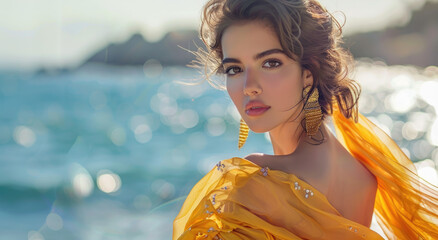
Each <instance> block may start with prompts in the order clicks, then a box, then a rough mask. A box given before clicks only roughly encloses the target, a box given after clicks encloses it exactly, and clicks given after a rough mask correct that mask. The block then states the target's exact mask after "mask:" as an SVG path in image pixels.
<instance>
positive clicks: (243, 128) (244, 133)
mask: <svg viewBox="0 0 438 240" xmlns="http://www.w3.org/2000/svg"><path fill="white" fill-rule="evenodd" d="M248 132H249V127H248V125H246V123H245V121H243V118H241V119H240V127H239V144H238V147H239V150H240V149H241V148H242V147H243V145H244V144H245V141H246V138H248Z"/></svg>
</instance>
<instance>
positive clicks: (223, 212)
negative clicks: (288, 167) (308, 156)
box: [173, 106, 438, 240]
mask: <svg viewBox="0 0 438 240" xmlns="http://www.w3.org/2000/svg"><path fill="white" fill-rule="evenodd" d="M332 119H333V122H334V125H335V129H336V132H337V138H338V140H339V141H340V142H341V143H342V144H343V145H344V147H345V148H346V149H347V150H348V151H349V152H350V153H351V154H352V155H353V156H354V157H355V158H356V159H358V160H360V161H361V162H362V163H363V164H364V165H365V166H366V167H367V168H368V169H369V170H370V171H371V172H372V173H373V174H374V175H375V176H376V177H377V181H378V191H377V195H376V202H375V207H374V213H375V214H376V216H377V222H378V224H379V225H380V227H381V228H382V230H383V231H384V233H385V235H386V236H387V238H388V239H438V226H437V224H438V215H437V210H438V196H437V193H438V189H437V188H436V187H435V186H433V185H431V184H430V183H427V182H425V181H423V182H422V181H420V178H419V176H418V175H417V174H416V169H415V166H414V165H413V163H412V162H411V161H410V160H409V158H407V157H406V155H405V154H404V153H403V152H402V151H401V149H400V148H399V147H398V146H397V144H396V143H394V141H392V140H391V138H390V137H389V136H387V135H386V134H385V133H384V132H383V131H382V130H381V129H379V128H378V127H376V126H375V125H374V124H373V123H371V122H370V121H369V120H368V119H367V118H365V117H364V116H362V115H360V114H359V116H358V122H357V123H355V122H354V121H353V120H352V119H346V118H345V117H344V116H343V115H342V114H341V113H340V112H339V110H338V109H337V106H334V110H333V115H332ZM306 195H307V196H306ZM177 239H178V240H182V239H224V240H235V239H236V240H237V239H248V240H249V239H379V240H381V239H383V238H382V237H381V236H380V235H378V234H377V233H375V232H374V231H372V230H371V229H369V228H367V227H365V226H363V225H361V224H358V223H356V222H353V221H350V220H348V219H346V218H344V217H342V216H341V214H340V213H339V212H338V211H337V210H336V209H335V208H334V207H333V206H332V205H331V204H330V203H329V201H328V200H327V199H326V197H325V196H324V195H323V194H322V193H320V192H319V191H318V190H317V189H315V188H313V187H312V186H311V185H309V184H307V183H306V182H305V181H303V180H301V179H299V178H297V177H296V176H295V175H293V174H288V173H285V172H282V171H278V170H269V169H265V168H261V167H260V166H258V165H256V164H254V163H252V162H250V161H248V160H246V159H243V158H231V159H226V160H223V161H221V162H219V163H218V165H217V166H216V167H214V168H213V169H212V170H211V171H210V172H208V173H207V174H206V175H205V176H204V177H203V178H202V179H201V180H200V181H199V182H198V183H197V184H196V185H195V186H194V187H193V189H192V190H191V191H190V193H189V195H188V196H187V198H186V200H185V202H184V204H183V206H182V208H181V210H180V212H179V214H178V215H177V217H176V218H175V220H174V222H173V240H177Z"/></svg>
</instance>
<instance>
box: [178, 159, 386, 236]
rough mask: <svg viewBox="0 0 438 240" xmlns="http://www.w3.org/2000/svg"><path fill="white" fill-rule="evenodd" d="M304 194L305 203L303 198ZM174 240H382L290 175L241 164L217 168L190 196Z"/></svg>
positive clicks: (229, 162) (225, 162)
mask: <svg viewBox="0 0 438 240" xmlns="http://www.w3.org/2000/svg"><path fill="white" fill-rule="evenodd" d="M306 194H307V197H306ZM173 239H174V240H176V239H178V240H182V239H223V240H234V239H240V240H243V239H245V240H249V239H252V240H254V239H284V240H286V239H378V240H381V239H383V238H382V237H381V236H380V235H378V234H377V233H376V232H374V231H372V230H370V229H369V228H367V227H365V226H363V225H361V224H359V223H356V222H353V221H350V220H348V219H346V218H344V217H342V216H341V214H340V213H339V212H338V211H337V210H336V209H335V208H334V207H333V206H332V205H331V204H330V203H329V201H328V200H327V198H326V197H325V196H324V195H323V194H322V193H320V192H319V191H318V190H317V189H315V188H313V187H312V186H311V185H309V184H308V183H306V182H305V181H303V180H301V179H299V178H298V177H296V176H295V175H293V174H288V173H285V172H282V171H279V170H266V169H264V168H261V167H260V166H258V165H256V164H254V163H252V162H250V161H249V160H246V159H243V158H238V157H235V158H231V159H226V160H223V161H221V162H219V165H218V166H216V167H215V168H213V169H212V170H211V171H210V172H208V173H207V174H206V175H205V176H204V177H203V178H202V179H201V180H200V181H199V182H198V183H197V184H196V185H195V186H194V187H193V189H192V190H191V191H190V193H189V195H188V196H187V198H186V200H185V202H184V204H183V206H182V208H181V211H180V213H179V214H178V216H177V217H176V218H175V220H174V223H173Z"/></svg>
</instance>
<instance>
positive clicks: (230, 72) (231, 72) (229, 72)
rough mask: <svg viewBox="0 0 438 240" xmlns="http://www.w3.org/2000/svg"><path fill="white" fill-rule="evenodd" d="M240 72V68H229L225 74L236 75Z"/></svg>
mask: <svg viewBox="0 0 438 240" xmlns="http://www.w3.org/2000/svg"><path fill="white" fill-rule="evenodd" d="M239 72H240V68H239V67H229V68H227V70H225V73H226V74H227V75H234V74H236V73H239Z"/></svg>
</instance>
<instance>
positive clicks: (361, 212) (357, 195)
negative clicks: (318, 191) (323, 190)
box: [333, 156, 377, 227]
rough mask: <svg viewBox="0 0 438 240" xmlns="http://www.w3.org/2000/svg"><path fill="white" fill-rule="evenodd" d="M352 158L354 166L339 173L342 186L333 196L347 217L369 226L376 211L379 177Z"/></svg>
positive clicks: (340, 210) (339, 209) (337, 205)
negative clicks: (375, 203)
mask: <svg viewBox="0 0 438 240" xmlns="http://www.w3.org/2000/svg"><path fill="white" fill-rule="evenodd" d="M351 158H352V161H353V164H352V166H351V167H348V168H346V169H344V171H342V173H341V174H339V178H338V183H339V184H338V186H342V187H341V188H339V187H338V188H336V189H338V190H337V193H338V194H337V196H333V199H334V203H335V204H336V206H335V207H336V208H337V209H338V211H339V212H340V213H341V214H342V216H344V217H345V218H347V219H350V220H352V221H355V222H357V223H360V224H362V225H364V226H367V227H369V226H370V225H371V220H372V216H373V212H374V202H375V197H376V192H377V179H376V177H375V176H374V175H373V174H372V173H371V172H370V171H369V170H368V169H367V168H366V167H365V166H364V165H362V164H361V163H360V162H359V161H358V160H356V159H354V158H353V157H352V156H351ZM346 180H348V181H346ZM339 189H340V190H339ZM335 204H334V205H335Z"/></svg>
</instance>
